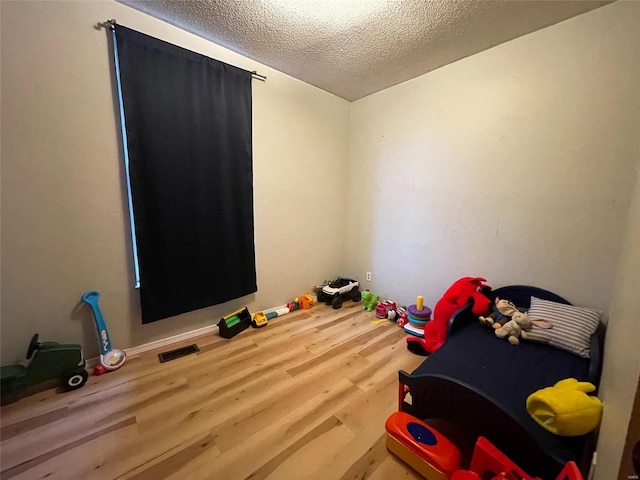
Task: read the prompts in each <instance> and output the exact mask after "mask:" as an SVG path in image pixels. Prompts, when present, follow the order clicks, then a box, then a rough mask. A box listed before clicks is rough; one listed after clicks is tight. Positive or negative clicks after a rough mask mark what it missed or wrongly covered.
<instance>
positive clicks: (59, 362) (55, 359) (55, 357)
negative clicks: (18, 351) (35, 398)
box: [0, 333, 89, 403]
mask: <svg viewBox="0 0 640 480" xmlns="http://www.w3.org/2000/svg"><path fill="white" fill-rule="evenodd" d="M32 357H33V358H32ZM29 359H31V361H30V362H29V364H28V365H27V366H24V365H19V364H16V365H7V366H4V367H2V368H1V373H0V377H1V379H2V403H5V400H7V395H10V394H17V393H19V392H22V391H23V390H26V389H27V388H28V387H31V386H33V385H37V384H39V383H42V382H45V381H47V380H54V379H56V378H59V379H60V380H61V381H62V387H63V388H64V389H65V390H76V389H78V388H80V387H82V386H83V385H84V384H85V383H86V382H87V378H89V375H88V373H87V371H86V370H85V368H84V367H85V362H84V356H83V354H82V347H81V346H80V345H74V344H66V345H63V344H60V343H57V342H43V343H38V334H37V333H36V334H35V335H34V336H33V337H32V338H31V343H30V344H29V348H28V349H27V360H29Z"/></svg>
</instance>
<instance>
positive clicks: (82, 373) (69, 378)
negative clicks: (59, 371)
mask: <svg viewBox="0 0 640 480" xmlns="http://www.w3.org/2000/svg"><path fill="white" fill-rule="evenodd" d="M88 378H89V374H88V373H87V371H86V370H85V369H84V368H83V369H82V370H75V371H73V372H70V373H68V374H66V375H65V376H64V378H63V379H62V381H63V384H64V388H65V390H68V391H71V390H77V389H78V388H80V387H82V386H83V385H84V384H85V383H87V379H88Z"/></svg>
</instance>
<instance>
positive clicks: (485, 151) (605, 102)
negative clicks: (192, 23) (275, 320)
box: [346, 2, 640, 480]
mask: <svg viewBox="0 0 640 480" xmlns="http://www.w3.org/2000/svg"><path fill="white" fill-rule="evenodd" d="M639 24H640V3H637V2H616V3H614V4H611V5H608V6H606V7H603V8H599V9H597V10H594V11H592V12H589V13H586V14H584V15H580V16H578V17H576V18H573V19H570V20H568V21H565V22H562V23H561V24H558V25H555V26H552V27H549V28H546V29H544V30H541V31H539V32H535V33H533V34H530V35H527V36H525V37H522V38H519V39H516V40H513V41H511V42H508V43H506V44H503V45H499V46H497V47H495V48H492V49H490V50H487V51H485V52H482V53H480V54H477V55H474V56H472V57H469V58H466V59H463V60H461V61H459V62H456V63H454V64H451V65H448V66H447V67H444V68H441V69H439V70H437V71H434V72H432V73H429V74H427V75H424V76H422V77H419V78H417V79H414V80H412V81H409V82H407V83H405V84H402V85H399V86H396V87H393V88H390V89H388V90H386V91H384V92H380V93H378V94H374V95H371V96H369V97H366V98H364V99H362V100H359V101H357V102H354V103H353V104H352V112H351V137H350V153H349V158H350V161H351V166H350V169H351V170H350V176H351V183H350V185H351V189H350V197H349V199H350V200H349V203H350V206H351V209H350V211H349V214H348V216H347V242H346V244H347V249H346V264H347V266H348V268H347V270H348V271H350V273H352V274H354V275H357V276H359V277H360V278H364V274H365V271H367V270H369V271H372V272H373V282H371V283H370V284H369V287H370V288H371V289H372V290H373V291H375V292H376V293H379V294H381V295H383V296H389V297H391V298H394V299H396V300H398V301H400V302H403V303H404V302H406V303H408V302H411V301H413V299H414V298H415V296H416V295H424V296H425V301H426V302H427V303H428V304H431V305H433V304H434V303H435V302H436V301H437V299H438V298H439V297H440V295H441V294H442V292H443V291H444V290H445V289H446V288H447V287H448V286H449V285H450V284H451V282H452V281H454V280H455V279H457V278H458V277H461V276H466V275H482V276H486V278H487V279H488V280H489V283H490V284H491V285H493V286H500V285H505V284H512V283H524V284H532V285H537V286H541V287H545V288H548V289H551V290H553V291H556V292H557V293H559V294H561V295H563V296H565V297H566V298H567V299H569V300H570V301H572V302H573V303H575V304H579V305H585V306H592V307H597V308H600V309H602V310H604V311H606V312H607V313H608V314H609V317H610V319H609V324H608V329H607V341H606V346H605V359H604V372H603V377H602V385H601V390H600V394H599V395H600V397H601V398H602V399H603V401H604V403H605V411H604V417H603V423H602V428H601V433H600V437H599V444H598V467H597V469H596V477H595V478H596V480H609V479H612V478H616V472H618V466H619V462H620V455H621V453H622V448H623V445H624V440H625V433H626V430H627V423H628V421H629V415H630V413H631V404H632V402H633V398H634V396H633V395H634V391H635V387H636V385H637V379H638V374H639V372H640V351H639V350H638V348H637V339H638V338H640V331H639V328H640V327H639V324H638V317H639V316H640V312H639V307H638V296H639V294H640V287H639V285H640V278H639V275H640V258H639V256H640V250H639V249H640V223H639V222H640V198H639V197H640V186H639V185H638V182H639V179H640V178H639V176H638V175H639V174H638V168H639V167H640V87H639V85H640V29H638V25H639ZM634 190H635V193H634ZM365 283H366V282H365Z"/></svg>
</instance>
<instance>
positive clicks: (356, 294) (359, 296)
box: [351, 288, 362, 302]
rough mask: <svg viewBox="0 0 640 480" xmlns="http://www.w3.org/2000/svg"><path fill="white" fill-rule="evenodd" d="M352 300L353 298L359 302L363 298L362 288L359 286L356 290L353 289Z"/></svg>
mask: <svg viewBox="0 0 640 480" xmlns="http://www.w3.org/2000/svg"><path fill="white" fill-rule="evenodd" d="M351 300H353V301H354V302H359V301H360V300H362V294H361V293H360V290H358V289H357V288H356V289H355V290H351Z"/></svg>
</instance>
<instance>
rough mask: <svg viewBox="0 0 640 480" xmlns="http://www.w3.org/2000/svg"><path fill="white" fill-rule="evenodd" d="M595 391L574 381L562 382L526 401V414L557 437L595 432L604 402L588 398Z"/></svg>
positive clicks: (534, 394) (587, 383) (569, 379)
mask: <svg viewBox="0 0 640 480" xmlns="http://www.w3.org/2000/svg"><path fill="white" fill-rule="evenodd" d="M595 389H596V387H595V386H594V385H593V384H592V383H589V382H578V380H576V379H575V378H566V379H564V380H560V381H559V382H558V383H556V384H555V385H554V386H553V387H547V388H543V389H541V390H538V391H537V392H534V393H532V394H531V395H529V397H528V398H527V412H529V415H531V417H532V418H533V419H534V420H535V421H536V422H537V423H538V424H539V425H540V426H541V427H542V428H545V429H547V430H549V431H550V432H551V433H554V434H556V435H562V436H565V437H575V436H578V435H584V434H585V433H589V432H590V431H592V430H595V429H596V428H597V427H598V425H599V424H600V418H601V417H602V408H603V406H602V402H601V401H600V400H599V399H598V398H597V397H594V396H591V395H587V393H588V392H593V391H594V390H595Z"/></svg>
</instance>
